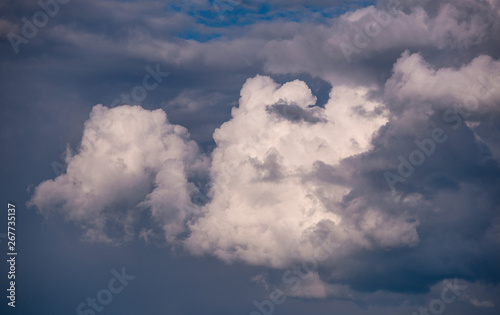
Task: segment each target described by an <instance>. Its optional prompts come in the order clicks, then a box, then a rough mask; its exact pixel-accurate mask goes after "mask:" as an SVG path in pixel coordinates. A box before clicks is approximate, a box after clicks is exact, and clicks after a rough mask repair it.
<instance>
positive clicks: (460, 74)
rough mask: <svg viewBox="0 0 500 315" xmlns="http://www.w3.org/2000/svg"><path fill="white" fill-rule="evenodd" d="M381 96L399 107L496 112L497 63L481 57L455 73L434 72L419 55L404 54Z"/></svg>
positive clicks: (498, 97)
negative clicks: (425, 105) (452, 107)
mask: <svg viewBox="0 0 500 315" xmlns="http://www.w3.org/2000/svg"><path fill="white" fill-rule="evenodd" d="M444 82H445V83H446V84H443V83H444ZM385 96H386V98H388V99H391V100H393V101H396V102H398V103H403V104H404V103H408V102H412V103H421V104H423V103H426V102H427V103H432V104H433V107H439V106H440V107H442V108H443V107H444V106H446V107H449V105H450V104H458V105H459V106H461V107H463V108H465V109H466V110H469V111H477V112H480V113H490V112H497V111H498V106H496V104H497V103H498V101H500V61H497V60H493V59H492V58H491V57H490V56H485V55H481V56H478V57H476V58H474V59H473V60H472V61H471V62H470V63H469V64H466V65H463V66H462V67H460V68H459V69H454V68H441V69H434V68H433V67H432V66H431V65H430V64H429V63H427V62H426V61H425V60H424V59H423V58H422V56H421V55H420V54H418V53H414V54H410V53H409V52H405V53H404V54H403V55H402V56H401V58H399V59H398V61H397V62H396V63H395V64H394V67H393V76H392V77H391V78H390V79H389V80H388V81H387V83H386V87H385Z"/></svg>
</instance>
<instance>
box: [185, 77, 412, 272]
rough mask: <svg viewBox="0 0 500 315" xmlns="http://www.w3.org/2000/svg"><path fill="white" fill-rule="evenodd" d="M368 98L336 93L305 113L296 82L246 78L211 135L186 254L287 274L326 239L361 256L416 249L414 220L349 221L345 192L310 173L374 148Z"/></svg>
mask: <svg viewBox="0 0 500 315" xmlns="http://www.w3.org/2000/svg"><path fill="white" fill-rule="evenodd" d="M368 93H369V90H368V89H366V88H359V87H358V88H353V87H347V86H337V87H334V88H333V89H332V92H331V94H330V100H329V102H327V104H326V105H325V107H324V108H321V107H317V106H316V107H310V106H311V105H313V104H314V103H315V101H316V99H315V97H314V96H313V95H312V94H311V92H310V90H309V88H308V87H307V86H306V85H305V84H304V83H303V82H301V81H292V82H288V83H286V84H284V85H282V86H279V85H278V84H276V83H275V82H273V81H272V79H271V78H269V77H264V76H257V77H255V78H253V79H249V80H247V82H246V83H245V85H244V86H243V88H242V91H241V98H240V106H239V107H238V108H234V109H233V112H232V119H231V120H230V121H228V122H226V123H224V124H223V125H222V126H221V127H220V128H219V129H217V130H216V132H215V133H214V140H215V141H216V143H217V147H216V148H215V150H214V151H213V153H212V166H211V176H212V184H213V188H212V190H211V194H212V200H211V202H210V203H208V204H207V205H205V207H203V215H202V216H201V217H200V218H199V219H197V220H195V221H194V223H193V224H191V226H190V229H191V235H190V236H189V238H188V239H187V240H186V244H187V246H188V247H189V248H190V249H191V250H192V251H193V252H194V253H198V254H201V253H213V254H214V255H216V256H218V257H219V258H221V259H223V260H226V261H235V260H242V261H245V262H247V263H251V264H258V265H268V266H271V267H284V266H287V265H289V264H290V263H292V262H293V261H296V260H301V259H305V258H307V257H311V255H313V252H314V250H315V248H316V247H317V246H318V242H319V241H320V240H323V239H324V238H325V237H326V238H332V239H334V240H335V241H338V242H345V243H347V244H352V245H353V246H359V247H362V248H376V247H382V248H393V247H401V246H403V247H405V246H414V245H415V244H417V243H418V235H417V233H416V226H417V222H415V221H414V222H406V221H405V220H406V219H407V218H406V216H405V214H397V215H392V214H388V213H386V212H384V211H383V209H378V208H377V207H376V206H372V205H368V204H365V203H363V202H361V201H358V202H357V203H355V204H353V205H351V206H350V207H349V209H347V212H349V213H350V214H349V215H346V214H344V211H343V209H342V207H341V205H340V202H341V200H342V198H343V197H345V196H346V195H347V194H348V193H349V191H350V187H348V186H345V185H339V184H337V185H334V184H328V183H325V182H323V181H321V180H319V179H318V178H315V175H314V173H315V169H316V165H317V163H325V164H328V165H338V164H339V162H340V161H341V160H343V159H345V158H348V157H351V156H355V155H357V154H361V153H363V152H366V151H368V150H370V149H371V138H372V136H373V134H374V133H375V132H376V131H377V130H378V129H379V128H380V127H381V126H382V125H383V124H384V123H386V122H387V118H386V111H385V110H384V105H383V104H381V103H378V102H375V101H370V100H369V99H368ZM275 104H281V105H282V106H293V107H292V108H294V110H295V111H296V112H297V113H300V115H301V117H320V118H321V120H319V118H318V120H316V121H314V123H311V122H310V121H307V120H305V119H282V118H281V117H278V119H277V117H276V113H275V112H274V111H270V110H269V108H270V106H275ZM290 104H293V105H290ZM297 108H299V109H300V110H297ZM361 109H362V111H364V112H365V113H366V112H370V113H372V115H366V114H364V115H362V114H360V112H362V111H361Z"/></svg>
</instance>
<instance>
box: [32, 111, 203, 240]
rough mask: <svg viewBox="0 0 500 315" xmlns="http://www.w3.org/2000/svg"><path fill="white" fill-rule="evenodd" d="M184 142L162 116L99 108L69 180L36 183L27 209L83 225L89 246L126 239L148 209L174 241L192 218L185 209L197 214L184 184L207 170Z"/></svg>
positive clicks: (183, 134) (72, 160)
mask: <svg viewBox="0 0 500 315" xmlns="http://www.w3.org/2000/svg"><path fill="white" fill-rule="evenodd" d="M188 138H189V135H188V132H187V130H186V129H185V128H184V127H181V126H177V125H172V124H170V123H169V122H168V121H167V117H166V115H165V113H164V112H163V111H162V110H155V111H148V110H145V109H143V108H141V107H139V106H119V107H116V108H112V109H108V108H106V107H103V106H102V105H96V106H95V107H94V108H93V110H92V112H91V114H90V119H89V120H88V121H87V122H86V123H85V130H84V132H83V138H82V142H81V149H80V151H79V153H78V154H76V155H74V156H67V157H66V160H67V163H68V167H67V172H66V174H63V175H61V176H59V177H57V178H55V179H54V180H47V181H45V182H43V183H41V184H40V185H39V186H38V187H37V188H36V190H35V194H34V196H33V199H32V200H31V203H32V204H34V205H36V206H37V207H38V208H39V210H40V211H41V213H43V214H45V215H48V214H51V213H54V212H57V213H60V214H62V215H63V216H64V217H65V218H66V219H67V220H69V221H72V222H75V223H77V224H78V225H80V226H82V227H83V228H84V231H85V236H86V238H87V239H90V240H99V241H107V242H111V241H113V240H114V238H115V237H114V236H116V235H118V234H117V232H119V234H122V235H123V233H125V234H126V235H129V234H131V233H132V232H131V227H132V225H133V223H134V221H135V220H137V218H138V217H139V214H140V211H141V210H140V209H144V208H146V207H147V208H149V209H150V211H151V214H152V216H153V217H154V218H155V219H156V220H157V221H158V222H159V223H160V224H161V225H162V227H163V228H164V230H165V234H166V237H167V239H169V240H172V239H174V238H175V235H177V234H179V233H182V232H183V231H184V221H185V218H186V216H187V215H189V213H187V211H184V210H183V209H195V207H193V206H192V205H191V200H190V194H191V193H193V192H194V191H196V188H195V187H194V186H193V185H192V184H191V183H189V182H188V180H187V177H188V176H190V175H194V174H193V173H195V172H197V171H198V170H200V169H203V167H206V165H204V163H206V160H205V159H203V157H202V156H200V155H199V152H198V146H197V145H196V144H195V143H194V142H193V141H190V140H189V139H188ZM116 228H118V231H116Z"/></svg>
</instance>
